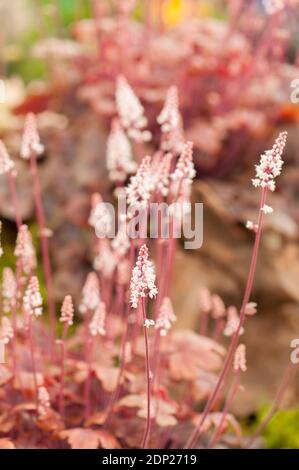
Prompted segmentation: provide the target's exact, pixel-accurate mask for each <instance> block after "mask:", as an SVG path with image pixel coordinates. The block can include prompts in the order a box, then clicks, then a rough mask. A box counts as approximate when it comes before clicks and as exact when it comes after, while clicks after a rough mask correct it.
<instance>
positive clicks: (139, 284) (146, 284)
mask: <svg viewBox="0 0 299 470" xmlns="http://www.w3.org/2000/svg"><path fill="white" fill-rule="evenodd" d="M155 281H156V275H155V270H154V266H153V263H152V262H151V261H150V260H149V259H148V249H147V247H146V245H142V247H141V248H140V250H139V254H138V258H137V261H136V265H135V267H134V268H133V270H132V277H131V285H130V290H131V298H130V301H131V305H132V307H133V308H137V306H138V301H139V299H140V298H144V297H147V296H149V297H150V298H151V299H152V298H153V297H156V295H157V293H158V289H157V287H156V285H155Z"/></svg>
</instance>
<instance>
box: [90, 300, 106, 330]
mask: <svg viewBox="0 0 299 470" xmlns="http://www.w3.org/2000/svg"><path fill="white" fill-rule="evenodd" d="M105 322H106V306H105V304H104V302H100V304H99V306H98V307H97V309H96V310H95V312H94V315H93V317H92V320H91V322H90V324H89V331H90V334H91V335H92V336H96V335H100V336H105V335H106V329H105Z"/></svg>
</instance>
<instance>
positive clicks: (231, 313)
mask: <svg viewBox="0 0 299 470" xmlns="http://www.w3.org/2000/svg"><path fill="white" fill-rule="evenodd" d="M239 321H240V320H239V315H238V311H237V309H236V307H234V306H233V305H231V306H230V307H228V309H227V322H226V325H225V328H224V330H223V334H224V336H232V335H233V334H234V333H235V332H236V331H237V328H238V326H239ZM243 333H244V328H243V327H241V328H240V332H239V335H242V334H243Z"/></svg>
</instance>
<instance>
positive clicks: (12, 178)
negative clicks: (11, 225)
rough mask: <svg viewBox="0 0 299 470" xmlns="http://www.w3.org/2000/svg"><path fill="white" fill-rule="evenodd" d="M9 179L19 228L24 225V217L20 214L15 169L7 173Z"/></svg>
mask: <svg viewBox="0 0 299 470" xmlns="http://www.w3.org/2000/svg"><path fill="white" fill-rule="evenodd" d="M7 180H8V185H9V191H10V197H11V202H12V206H13V210H14V215H15V219H16V225H17V228H18V229H19V228H20V226H21V225H22V218H21V214H20V211H19V206H18V198H17V188H16V176H15V173H14V171H10V172H9V173H8V174H7Z"/></svg>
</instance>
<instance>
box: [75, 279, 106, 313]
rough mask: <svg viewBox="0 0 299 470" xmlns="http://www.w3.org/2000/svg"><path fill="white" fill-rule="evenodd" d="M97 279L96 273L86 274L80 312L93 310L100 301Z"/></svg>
mask: <svg viewBox="0 0 299 470" xmlns="http://www.w3.org/2000/svg"><path fill="white" fill-rule="evenodd" d="M100 300H101V299H100V289H99V280H98V276H97V275H96V273H94V272H91V273H89V274H88V276H87V278H86V281H85V284H84V286H83V290H82V300H81V304H80V307H79V310H80V312H81V313H82V314H84V313H86V312H88V311H94V310H95V309H96V308H97V307H98V305H99V303H100Z"/></svg>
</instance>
